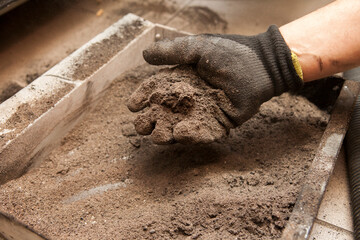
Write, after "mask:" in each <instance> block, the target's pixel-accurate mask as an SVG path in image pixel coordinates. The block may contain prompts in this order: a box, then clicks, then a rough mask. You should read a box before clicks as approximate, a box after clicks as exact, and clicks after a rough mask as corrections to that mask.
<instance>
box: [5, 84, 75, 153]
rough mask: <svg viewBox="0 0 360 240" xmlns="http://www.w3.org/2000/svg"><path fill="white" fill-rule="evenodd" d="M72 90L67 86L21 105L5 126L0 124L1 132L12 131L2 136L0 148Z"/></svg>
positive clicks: (70, 86)
mask: <svg viewBox="0 0 360 240" xmlns="http://www.w3.org/2000/svg"><path fill="white" fill-rule="evenodd" d="M72 88H73V86H72V85H70V84H66V85H64V87H62V88H60V89H58V90H57V91H56V92H54V93H52V95H50V96H45V97H43V98H41V99H37V100H35V101H34V102H32V103H31V104H29V103H23V104H21V105H20V106H19V107H18V108H17V110H16V112H15V113H14V114H13V115H12V116H11V117H10V118H9V119H8V120H7V121H6V122H5V123H4V124H0V130H3V129H8V130H11V131H10V132H8V133H6V134H0V148H1V147H2V146H4V145H5V143H6V142H7V141H9V140H11V139H13V138H14V137H15V136H16V135H17V134H18V133H20V132H21V131H22V130H24V128H26V127H27V126H28V125H29V124H30V123H31V122H33V121H34V120H35V119H37V118H38V117H40V116H41V115H42V114H43V113H45V112H46V111H47V110H49V109H50V108H51V107H53V106H54V105H55V103H57V102H58V101H59V100H60V99H61V97H63V96H64V95H65V94H66V93H68V92H69V91H70V90H71V89H72ZM44 127H45V126H44Z"/></svg>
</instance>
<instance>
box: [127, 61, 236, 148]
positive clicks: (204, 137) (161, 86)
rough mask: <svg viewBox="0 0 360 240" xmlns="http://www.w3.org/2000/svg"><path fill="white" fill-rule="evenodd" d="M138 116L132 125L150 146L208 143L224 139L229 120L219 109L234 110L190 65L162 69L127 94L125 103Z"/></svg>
mask: <svg viewBox="0 0 360 240" xmlns="http://www.w3.org/2000/svg"><path fill="white" fill-rule="evenodd" d="M127 106H128V108H129V109H130V110H131V111H134V112H137V111H139V110H142V109H143V108H145V111H144V112H142V113H140V114H138V116H137V117H136V119H135V121H134V124H135V129H136V131H137V132H138V133H139V134H142V135H150V134H151V139H152V140H153V142H154V143H157V144H172V143H176V142H180V143H183V144H197V143H211V142H214V141H217V140H220V139H221V138H224V137H226V136H227V134H228V133H229V130H230V129H231V128H234V125H233V124H232V122H231V120H230V119H229V118H228V117H227V116H226V114H225V113H224V110H223V109H222V108H221V107H220V106H226V109H227V110H228V109H231V111H232V112H236V111H237V110H236V109H235V107H234V106H233V105H232V104H231V102H230V100H229V99H228V98H227V97H226V95H225V93H224V92H223V91H222V90H219V89H214V88H212V87H211V86H209V85H208V84H207V83H206V82H205V81H203V80H202V79H201V78H200V77H199V76H198V75H197V72H196V69H194V68H192V67H190V66H186V65H184V66H178V67H175V68H165V69H162V70H161V71H159V73H158V74H155V75H153V76H151V77H150V78H148V79H146V80H145V81H144V82H143V83H142V84H141V85H140V87H139V88H138V89H137V90H136V91H135V92H134V93H133V94H132V95H131V97H130V99H129V101H128V104H127Z"/></svg>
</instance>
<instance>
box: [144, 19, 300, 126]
mask: <svg viewBox="0 0 360 240" xmlns="http://www.w3.org/2000/svg"><path fill="white" fill-rule="evenodd" d="M143 54H144V58H145V60H146V61H147V62H148V63H150V64H154V65H174V64H195V65H196V68H197V71H198V73H199V75H200V77H201V78H202V79H204V80H205V81H207V82H208V83H209V84H210V85H212V86H213V87H215V88H220V89H222V90H223V91H224V92H225V93H226V95H227V96H228V98H229V99H230V100H231V101H232V103H233V105H234V106H235V107H236V109H237V110H238V111H237V112H234V111H227V109H223V111H224V112H225V113H226V114H227V116H228V117H229V118H230V119H231V120H232V121H233V122H234V123H236V124H237V125H240V124H242V123H243V122H245V121H246V120H248V119H249V118H251V117H252V116H253V115H254V114H255V113H257V111H258V109H259V107H260V105H261V104H262V103H263V102H265V101H268V100H269V99H271V98H272V97H273V96H277V95H280V94H282V93H283V92H286V91H297V90H298V89H300V88H301V86H302V84H303V82H302V80H301V78H300V77H299V76H298V75H297V73H296V70H295V68H294V65H293V62H292V58H291V51H290V49H289V48H288V46H287V45H286V43H285V40H284V39H283V37H282V35H281V34H280V32H279V30H278V28H277V27H276V26H270V28H269V29H268V31H267V32H265V33H262V34H259V35H256V36H241V35H213V34H204V35H194V36H187V37H180V38H176V39H175V40H174V41H170V40H165V41H161V42H157V43H155V44H154V45H152V46H151V47H150V48H149V49H147V50H145V51H144V53H143Z"/></svg>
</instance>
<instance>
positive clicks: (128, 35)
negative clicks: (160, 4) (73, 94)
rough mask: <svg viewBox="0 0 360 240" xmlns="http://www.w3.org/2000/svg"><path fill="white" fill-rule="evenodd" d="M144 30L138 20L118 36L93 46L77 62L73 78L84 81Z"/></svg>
mask: <svg viewBox="0 0 360 240" xmlns="http://www.w3.org/2000/svg"><path fill="white" fill-rule="evenodd" d="M143 28H144V22H143V21H140V20H137V21H135V22H133V23H132V24H129V25H125V26H124V27H123V28H122V29H120V30H119V33H118V34H114V35H112V36H110V37H109V38H107V39H104V40H103V41H101V42H98V43H95V44H93V45H92V46H91V47H89V48H88V49H87V50H86V51H85V52H84V53H83V55H81V57H80V58H79V59H76V60H75V67H74V69H73V73H72V78H73V79H75V80H84V79H86V78H87V77H89V76H90V75H91V74H93V73H94V72H95V71H97V70H98V69H99V68H100V67H101V66H102V65H104V64H105V63H106V62H108V61H109V60H110V59H111V58H112V57H113V56H114V55H115V54H117V53H118V52H119V51H120V50H121V49H122V48H124V47H125V46H126V45H127V44H128V43H129V42H131V41H132V40H133V39H134V38H135V37H136V36H137V35H139V34H140V33H141V32H142V30H143Z"/></svg>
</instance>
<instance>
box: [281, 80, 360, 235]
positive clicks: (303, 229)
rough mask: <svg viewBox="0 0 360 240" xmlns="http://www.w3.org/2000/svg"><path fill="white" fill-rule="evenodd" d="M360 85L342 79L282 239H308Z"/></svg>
mask: <svg viewBox="0 0 360 240" xmlns="http://www.w3.org/2000/svg"><path fill="white" fill-rule="evenodd" d="M359 90H360V85H359V84H358V83H356V82H354V81H349V80H347V81H345V83H344V85H343V87H342V90H341V92H340V95H339V97H338V99H337V100H336V103H335V106H334V110H333V112H332V114H331V118H330V121H329V124H328V126H327V128H326V130H325V132H324V134H323V136H322V138H321V141H320V145H319V148H318V150H317V153H316V155H315V158H314V160H313V162H312V165H311V166H310V169H309V172H308V174H307V176H306V179H305V181H304V184H303V187H302V189H301V192H300V194H299V196H298V198H297V202H296V204H295V207H294V210H293V212H292V214H291V216H290V219H289V221H288V223H287V225H286V227H285V229H284V231H283V235H282V237H281V239H284V240H285V239H286V240H293V239H296V240H298V239H308V238H309V236H310V232H311V229H312V225H313V223H314V220H315V217H316V216H317V213H318V209H319V206H320V203H321V200H322V198H323V195H324V192H325V189H326V186H327V184H328V182H329V179H330V176H331V174H332V172H333V169H334V166H335V162H336V159H337V157H338V154H339V152H340V148H341V145H342V142H343V139H344V137H345V134H346V131H347V129H348V126H349V122H350V117H351V112H352V110H353V107H354V104H355V101H356V98H357V96H358V94H359Z"/></svg>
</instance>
